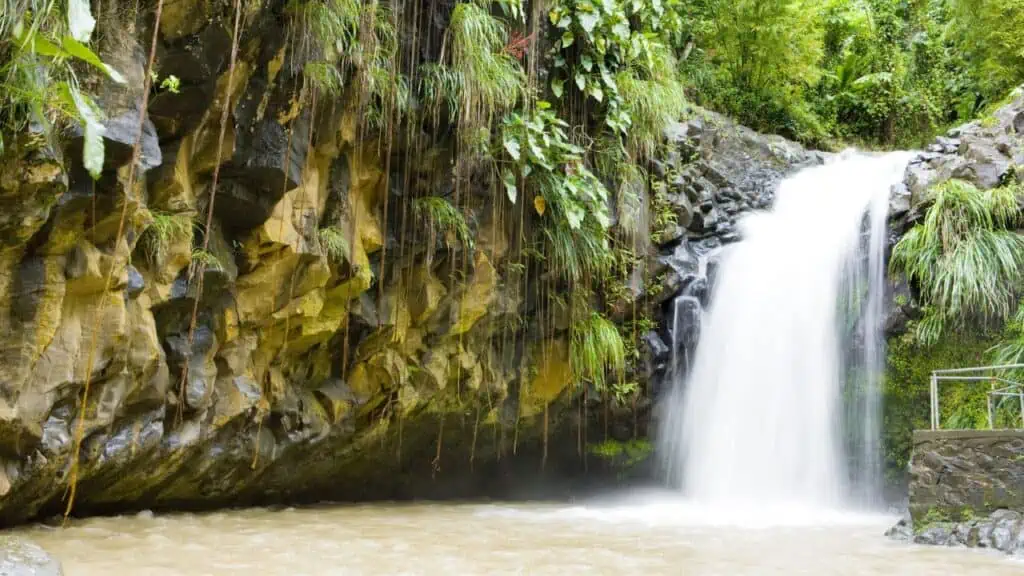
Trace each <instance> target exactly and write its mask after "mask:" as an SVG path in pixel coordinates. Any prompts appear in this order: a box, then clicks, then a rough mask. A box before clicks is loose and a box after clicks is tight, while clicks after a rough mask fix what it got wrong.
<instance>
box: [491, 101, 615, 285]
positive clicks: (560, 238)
mask: <svg viewBox="0 0 1024 576" xmlns="http://www.w3.org/2000/svg"><path fill="white" fill-rule="evenodd" d="M567 129H568V124H567V123H566V122H565V121H564V120H562V119H560V118H558V116H556V115H555V113H554V112H553V111H552V110H551V106H550V104H549V103H547V102H544V101H540V102H538V103H537V106H536V110H535V111H534V112H533V113H532V114H530V115H525V116H524V115H521V114H518V113H513V114H510V115H508V116H506V118H505V120H504V122H503V125H502V148H503V150H504V155H505V158H504V162H503V167H502V169H501V174H502V182H503V183H504V186H505V190H506V193H507V195H508V198H509V200H510V201H512V202H513V203H515V202H516V201H517V199H518V193H519V185H520V182H521V183H525V184H527V185H528V186H530V187H531V188H532V189H533V190H535V191H536V193H537V195H536V196H535V197H534V199H533V205H534V209H535V212H536V213H537V215H538V216H539V217H540V218H541V223H542V226H541V231H540V234H541V237H542V239H543V240H544V241H546V244H547V250H546V254H547V257H546V258H547V261H548V263H549V264H551V265H552V266H553V269H555V270H558V271H560V272H562V273H564V274H565V275H566V276H567V277H568V278H570V279H572V280H578V279H580V278H582V277H583V276H590V277H594V278H599V277H601V276H603V274H604V273H605V271H607V270H608V267H609V266H610V265H611V254H610V248H609V243H608V228H609V226H610V225H611V218H610V216H609V206H608V190H607V188H605V186H604V184H603V183H602V182H601V180H600V179H598V178H597V176H595V175H594V174H593V173H592V172H591V171H590V170H589V169H588V168H587V166H586V164H585V162H584V150H583V149H582V148H581V147H579V146H577V145H575V144H573V143H572V142H571V141H570V140H569V137H568V134H567ZM538 252H540V253H545V251H544V250H538Z"/></svg>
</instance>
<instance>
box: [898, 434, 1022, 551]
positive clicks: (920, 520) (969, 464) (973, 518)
mask: <svg viewBox="0 0 1024 576" xmlns="http://www.w3.org/2000/svg"><path fill="white" fill-rule="evenodd" d="M913 450H914V451H913V455H912V456H911V461H910V517H909V518H907V519H904V520H902V521H901V522H900V523H899V524H898V525H897V526H896V527H894V528H893V529H892V530H890V532H889V535H890V536H893V537H897V538H904V539H912V540H913V541H914V542H916V543H919V544H935V545H946V546H958V545H959V546H969V547H977V548H994V549H997V550H1001V551H1003V552H1008V553H1013V554H1021V553H1024V430H938V431H931V430H918V431H916V432H914V449H913Z"/></svg>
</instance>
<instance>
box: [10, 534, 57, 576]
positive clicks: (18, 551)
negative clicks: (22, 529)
mask: <svg viewBox="0 0 1024 576" xmlns="http://www.w3.org/2000/svg"><path fill="white" fill-rule="evenodd" d="M0 574H3V575H4V576H63V575H64V571H63V570H62V569H61V566H60V561H58V560H57V559H56V558H54V557H53V556H51V555H50V554H48V553H47V552H46V551H45V550H43V549H42V548H40V547H39V546H38V545H37V544H34V543H32V542H31V541H28V540H25V539H23V538H18V537H15V536H2V537H0Z"/></svg>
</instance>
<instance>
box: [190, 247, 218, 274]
mask: <svg viewBox="0 0 1024 576" xmlns="http://www.w3.org/2000/svg"><path fill="white" fill-rule="evenodd" d="M192 265H193V266H195V267H199V266H202V267H203V268H205V269H206V270H223V269H224V265H223V264H221V262H220V260H219V259H218V258H217V257H216V256H214V255H213V253H212V252H208V251H206V250H203V249H202V248H196V249H195V250H193V251H192Z"/></svg>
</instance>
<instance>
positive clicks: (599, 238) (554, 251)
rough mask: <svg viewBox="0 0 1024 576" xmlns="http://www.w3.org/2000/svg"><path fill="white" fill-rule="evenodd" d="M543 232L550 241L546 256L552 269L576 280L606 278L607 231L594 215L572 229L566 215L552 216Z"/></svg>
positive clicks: (608, 259)
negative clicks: (563, 216)
mask: <svg viewBox="0 0 1024 576" xmlns="http://www.w3.org/2000/svg"><path fill="white" fill-rule="evenodd" d="M541 234H542V235H543V238H544V240H546V242H547V245H546V247H545V248H546V255H545V256H544V259H545V260H546V262H547V264H548V266H549V267H550V269H552V270H555V271H557V272H559V273H561V274H562V275H563V276H564V277H565V278H567V279H569V280H572V281H574V282H579V281H582V280H583V279H584V278H603V277H604V276H606V275H607V274H608V271H609V270H611V265H612V254H611V251H610V250H609V249H608V232H607V230H605V229H604V228H602V227H601V226H600V225H598V224H597V223H596V222H594V221H593V219H591V218H588V219H586V220H584V221H583V222H582V223H581V225H580V227H579V228H578V229H573V228H572V227H571V226H569V224H568V222H567V221H566V220H565V218H551V219H548V220H545V222H544V226H543V227H542V228H541Z"/></svg>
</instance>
